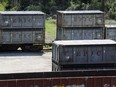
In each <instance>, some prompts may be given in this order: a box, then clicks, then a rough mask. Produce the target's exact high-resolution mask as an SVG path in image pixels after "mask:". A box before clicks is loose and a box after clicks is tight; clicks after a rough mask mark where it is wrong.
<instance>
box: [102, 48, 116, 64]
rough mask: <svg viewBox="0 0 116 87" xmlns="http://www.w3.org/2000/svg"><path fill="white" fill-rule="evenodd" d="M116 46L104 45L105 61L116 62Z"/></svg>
mask: <svg viewBox="0 0 116 87" xmlns="http://www.w3.org/2000/svg"><path fill="white" fill-rule="evenodd" d="M115 61H116V46H104V62H106V63H115Z"/></svg>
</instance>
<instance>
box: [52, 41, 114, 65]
mask: <svg viewBox="0 0 116 87" xmlns="http://www.w3.org/2000/svg"><path fill="white" fill-rule="evenodd" d="M52 61H53V62H55V63H57V64H60V65H71V64H88V65H89V64H115V63H116V42H115V41H113V40H64V41H54V42H53V49H52Z"/></svg>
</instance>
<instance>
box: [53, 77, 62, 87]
mask: <svg viewBox="0 0 116 87" xmlns="http://www.w3.org/2000/svg"><path fill="white" fill-rule="evenodd" d="M51 81H52V82H51V87H61V84H60V79H58V78H57V79H56V78H54V79H52V80H51Z"/></svg>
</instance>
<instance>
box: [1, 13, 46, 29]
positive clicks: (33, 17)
mask: <svg viewBox="0 0 116 87" xmlns="http://www.w3.org/2000/svg"><path fill="white" fill-rule="evenodd" d="M6 28H7V29H13V28H15V29H17V28H20V29H22V28H45V15H44V13H43V12H40V11H1V12H0V29H6Z"/></svg>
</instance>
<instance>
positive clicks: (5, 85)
mask: <svg viewBox="0 0 116 87" xmlns="http://www.w3.org/2000/svg"><path fill="white" fill-rule="evenodd" d="M0 87H8V81H0Z"/></svg>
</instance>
